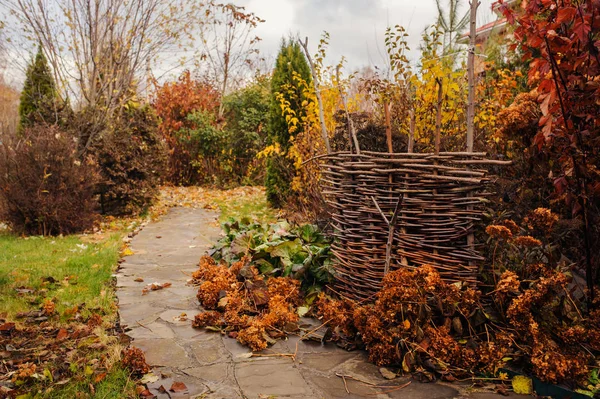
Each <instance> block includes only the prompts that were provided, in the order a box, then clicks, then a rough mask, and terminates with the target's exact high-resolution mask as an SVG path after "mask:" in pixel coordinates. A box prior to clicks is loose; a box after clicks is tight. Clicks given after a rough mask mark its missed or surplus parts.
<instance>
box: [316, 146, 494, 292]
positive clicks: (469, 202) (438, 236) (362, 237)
mask: <svg viewBox="0 0 600 399" xmlns="http://www.w3.org/2000/svg"><path fill="white" fill-rule="evenodd" d="M324 158H325V159H324V161H325V162H323V163H322V174H323V175H322V184H323V189H324V191H323V193H324V195H325V198H326V200H327V202H328V204H329V205H330V206H331V208H332V219H333V223H334V228H335V236H336V240H335V243H334V244H333V247H332V250H333V253H334V255H335V257H336V264H335V268H336V272H337V273H336V274H337V277H336V279H337V283H336V288H335V289H336V290H337V291H339V293H340V294H342V295H344V296H346V297H349V298H353V299H368V298H369V297H371V296H372V294H373V293H375V292H377V291H378V290H379V288H380V287H381V280H382V278H383V276H384V275H385V274H386V273H387V272H388V271H389V270H394V269H397V268H399V267H409V268H411V267H418V266H420V265H422V264H429V265H432V266H434V267H435V268H436V269H437V270H438V271H439V272H440V274H441V275H442V277H443V278H444V279H445V280H446V281H451V282H455V281H461V282H467V283H471V284H476V283H477V274H478V267H479V264H480V263H481V261H482V260H483V258H482V257H481V255H480V254H479V253H478V252H477V250H476V249H475V246H474V245H473V244H472V241H471V242H468V241H470V240H469V237H472V232H473V228H474V226H475V224H476V223H477V222H478V221H480V219H481V216H482V207H481V204H482V201H484V199H485V196H486V193H485V184H486V182H487V181H488V178H487V177H486V176H487V171H486V170H485V169H482V165H486V164H498V163H503V162H500V161H492V160H487V159H485V153H460V152H452V153H443V152H442V153H439V154H438V155H435V154H431V153H430V154H417V153H404V154H401V153H397V154H387V153H375V152H366V151H363V152H362V153H361V154H354V153H349V152H339V153H333V154H330V155H327V156H326V157H324Z"/></svg>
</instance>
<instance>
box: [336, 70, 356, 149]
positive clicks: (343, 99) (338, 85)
mask: <svg viewBox="0 0 600 399" xmlns="http://www.w3.org/2000/svg"><path fill="white" fill-rule="evenodd" d="M335 73H336V78H337V87H338V90H339V92H340V97H342V104H344V111H345V112H346V119H347V120H348V127H349V128H350V134H351V135H352V141H354V148H355V149H356V153H357V154H360V146H359V145H358V138H357V137H356V129H354V122H352V118H350V112H348V103H347V102H346V95H345V94H344V90H342V84H341V83H340V66H339V65H338V66H337V68H336V70H335Z"/></svg>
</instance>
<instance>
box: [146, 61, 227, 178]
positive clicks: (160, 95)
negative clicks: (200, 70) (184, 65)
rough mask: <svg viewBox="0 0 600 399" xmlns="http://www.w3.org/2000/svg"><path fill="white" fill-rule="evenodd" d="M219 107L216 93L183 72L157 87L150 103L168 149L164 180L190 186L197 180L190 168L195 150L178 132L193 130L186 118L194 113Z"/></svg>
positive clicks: (215, 109) (207, 85)
mask: <svg viewBox="0 0 600 399" xmlns="http://www.w3.org/2000/svg"><path fill="white" fill-rule="evenodd" d="M219 105H220V96H219V93H218V91H217V90H216V89H215V88H214V87H213V86H212V85H211V84H210V83H209V82H204V81H200V80H196V79H193V78H192V76H191V74H190V71H185V72H183V74H182V75H181V76H180V77H179V79H178V80H177V81H175V82H167V83H165V84H164V85H162V86H160V87H158V89H157V91H156V93H155V95H154V100H153V106H154V109H155V111H156V114H157V115H158V117H159V118H160V125H159V132H160V134H161V135H162V136H163V137H164V139H165V141H166V142H167V145H168V146H169V165H168V166H169V167H168V172H167V178H168V180H169V181H171V182H172V183H175V184H184V185H188V184H193V183H195V179H196V178H197V177H198V176H197V173H196V171H195V169H194V167H193V165H192V161H194V160H195V159H196V157H197V150H196V149H194V148H192V147H190V146H186V141H185V140H181V139H180V138H179V136H178V132H180V131H182V129H184V128H193V126H192V122H191V121H190V120H188V115H190V114H192V113H193V112H195V111H207V112H210V113H216V112H217V110H218V109H219Z"/></svg>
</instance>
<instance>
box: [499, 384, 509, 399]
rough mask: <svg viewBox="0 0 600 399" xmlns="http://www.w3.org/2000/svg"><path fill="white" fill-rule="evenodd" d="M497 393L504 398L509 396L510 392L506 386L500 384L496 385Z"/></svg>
mask: <svg viewBox="0 0 600 399" xmlns="http://www.w3.org/2000/svg"><path fill="white" fill-rule="evenodd" d="M496 393H498V394H500V395H502V396H508V395H509V393H508V390H507V389H506V386H505V385H504V384H498V385H496Z"/></svg>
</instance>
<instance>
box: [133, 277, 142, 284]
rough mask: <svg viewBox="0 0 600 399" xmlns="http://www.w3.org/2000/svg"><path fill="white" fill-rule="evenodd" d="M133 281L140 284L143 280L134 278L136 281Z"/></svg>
mask: <svg viewBox="0 0 600 399" xmlns="http://www.w3.org/2000/svg"><path fill="white" fill-rule="evenodd" d="M133 281H135V282H136V283H142V282H144V279H143V278H141V277H138V278H136V279H135V280H133Z"/></svg>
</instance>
